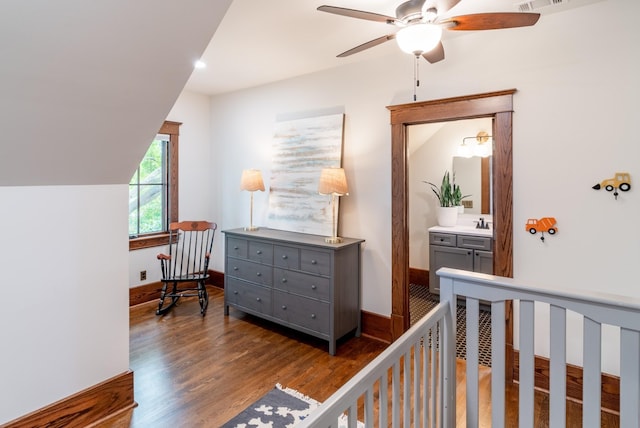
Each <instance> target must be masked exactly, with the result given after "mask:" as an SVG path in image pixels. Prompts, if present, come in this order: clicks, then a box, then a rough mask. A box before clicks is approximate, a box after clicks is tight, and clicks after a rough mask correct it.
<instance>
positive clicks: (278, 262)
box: [273, 245, 300, 270]
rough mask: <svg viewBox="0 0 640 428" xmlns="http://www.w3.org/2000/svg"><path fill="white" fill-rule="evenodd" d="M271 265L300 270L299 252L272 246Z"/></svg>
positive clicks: (296, 249)
mask: <svg viewBox="0 0 640 428" xmlns="http://www.w3.org/2000/svg"><path fill="white" fill-rule="evenodd" d="M273 265H274V266H278V267H281V268H285V269H296V270H299V269H300V250H299V249H298V248H293V247H285V246H282V245H274V247H273Z"/></svg>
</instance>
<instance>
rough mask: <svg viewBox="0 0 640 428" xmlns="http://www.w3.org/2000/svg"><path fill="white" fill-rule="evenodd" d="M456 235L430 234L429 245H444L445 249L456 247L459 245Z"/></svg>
mask: <svg viewBox="0 0 640 428" xmlns="http://www.w3.org/2000/svg"><path fill="white" fill-rule="evenodd" d="M456 236H457V235H455V234H452V233H440V232H429V243H430V244H434V245H443V246H445V247H455V246H456V245H457V241H456Z"/></svg>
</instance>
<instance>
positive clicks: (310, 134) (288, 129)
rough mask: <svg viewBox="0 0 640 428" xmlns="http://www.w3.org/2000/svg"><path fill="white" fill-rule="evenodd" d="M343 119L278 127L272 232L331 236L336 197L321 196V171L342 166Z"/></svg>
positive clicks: (285, 123) (271, 197)
mask: <svg viewBox="0 0 640 428" xmlns="http://www.w3.org/2000/svg"><path fill="white" fill-rule="evenodd" d="M343 127H344V114H331V115H325V116H318V117H308V118H303V119H295V120H288V121H281V122H276V125H275V132H274V136H273V152H272V156H273V159H272V165H271V180H270V182H271V184H270V188H269V209H268V213H267V221H266V223H267V224H266V225H267V227H270V228H273V229H281V230H290V231H294V232H301V233H311V234H317V235H331V233H332V212H331V197H330V196H326V195H320V194H319V193H318V181H319V179H320V171H321V170H322V169H323V168H332V167H333V168H338V167H340V166H341V162H342V139H343Z"/></svg>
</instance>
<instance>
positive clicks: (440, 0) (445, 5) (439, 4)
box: [425, 0, 460, 15]
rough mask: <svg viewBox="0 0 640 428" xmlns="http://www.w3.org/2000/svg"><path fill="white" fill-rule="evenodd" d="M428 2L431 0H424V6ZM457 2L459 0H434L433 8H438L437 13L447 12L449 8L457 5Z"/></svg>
mask: <svg viewBox="0 0 640 428" xmlns="http://www.w3.org/2000/svg"><path fill="white" fill-rule="evenodd" d="M429 3H432V2H430V1H428V0H427V1H426V2H425V6H426V5H427V4H429ZM458 3H460V0H436V1H435V8H436V9H437V10H438V14H439V15H442V14H443V13H445V12H447V11H448V10H449V9H451V8H452V7H453V6H455V5H457V4H458Z"/></svg>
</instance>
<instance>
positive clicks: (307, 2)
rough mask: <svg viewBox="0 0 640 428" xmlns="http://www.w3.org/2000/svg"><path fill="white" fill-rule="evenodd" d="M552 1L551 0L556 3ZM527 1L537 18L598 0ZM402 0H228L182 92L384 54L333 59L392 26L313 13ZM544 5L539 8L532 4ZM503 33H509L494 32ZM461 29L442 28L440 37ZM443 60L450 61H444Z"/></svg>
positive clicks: (506, 1)
mask: <svg viewBox="0 0 640 428" xmlns="http://www.w3.org/2000/svg"><path fill="white" fill-rule="evenodd" d="M556 1H557V0H556ZM562 1H563V4H560V5H549V4H551V3H552V2H553V1H552V0H531V4H533V5H534V6H535V7H536V10H535V11H536V12H539V13H541V14H542V15H543V16H542V18H541V19H543V18H544V15H546V14H549V13H555V12H560V11H566V10H568V9H572V8H575V7H579V6H583V5H586V4H591V3H595V2H597V1H602V0H562ZM401 2H402V0H269V1H264V0H233V3H232V4H231V6H230V7H229V9H228V11H227V13H226V15H225V17H224V19H223V21H222V23H221V24H220V26H219V28H218V30H217V31H216V33H215V35H214V37H213V39H212V40H211V42H210V43H209V46H208V48H207V49H206V51H205V53H204V55H203V56H202V60H203V61H205V62H206V63H207V64H208V66H207V68H206V69H198V70H194V72H193V74H192V75H191V77H190V79H189V81H188V82H187V85H186V87H185V89H187V90H189V91H193V92H199V93H206V94H219V93H224V92H231V91H235V90H239V89H244V88H249V87H253V86H258V85H262V84H265V83H270V82H275V81H278V80H283V79H288V78H291V77H294V76H300V75H304V74H308V73H313V72H316V71H320V70H324V69H328V68H333V67H338V66H341V65H345V64H348V63H351V62H355V61H364V60H367V59H370V58H374V57H379V56H384V55H387V54H390V53H391V50H392V49H397V47H396V44H395V42H394V41H390V42H387V43H385V44H383V45H380V46H376V47H374V48H371V49H368V50H367V51H364V52H360V53H358V54H355V55H352V56H350V57H347V58H336V55H337V54H339V53H341V52H344V51H346V50H347V49H351V48H353V47H355V46H357V45H359V44H361V43H364V42H367V41H369V40H372V39H374V38H377V37H380V36H383V35H385V34H391V33H394V32H395V31H396V28H395V27H393V26H391V25H386V24H382V23H379V22H372V21H365V20H360V19H354V18H349V17H344V16H338V15H334V14H329V13H325V12H319V11H317V10H316V9H317V7H318V6H321V5H323V4H328V5H331V6H339V7H346V8H350V9H358V10H365V11H369V12H375V13H380V14H383V15H389V16H395V8H396V7H397V6H398V4H400V3H401ZM519 3H522V1H520V0H462V1H460V3H458V4H457V5H456V6H455V7H454V8H452V9H451V10H450V11H449V12H448V13H447V14H445V16H456V15H462V14H467V13H480V12H498V11H500V12H516V11H518V7H517V5H518V4H519ZM541 5H544V6H543V7H540V8H538V7H539V6H541ZM496 31H508V30H496ZM461 33H462V32H454V31H445V34H444V36H443V40H444V41H445V43H446V39H447V38H451V37H457V36H461V35H462V34H461ZM445 61H455V58H449V57H447V58H446V59H445Z"/></svg>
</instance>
